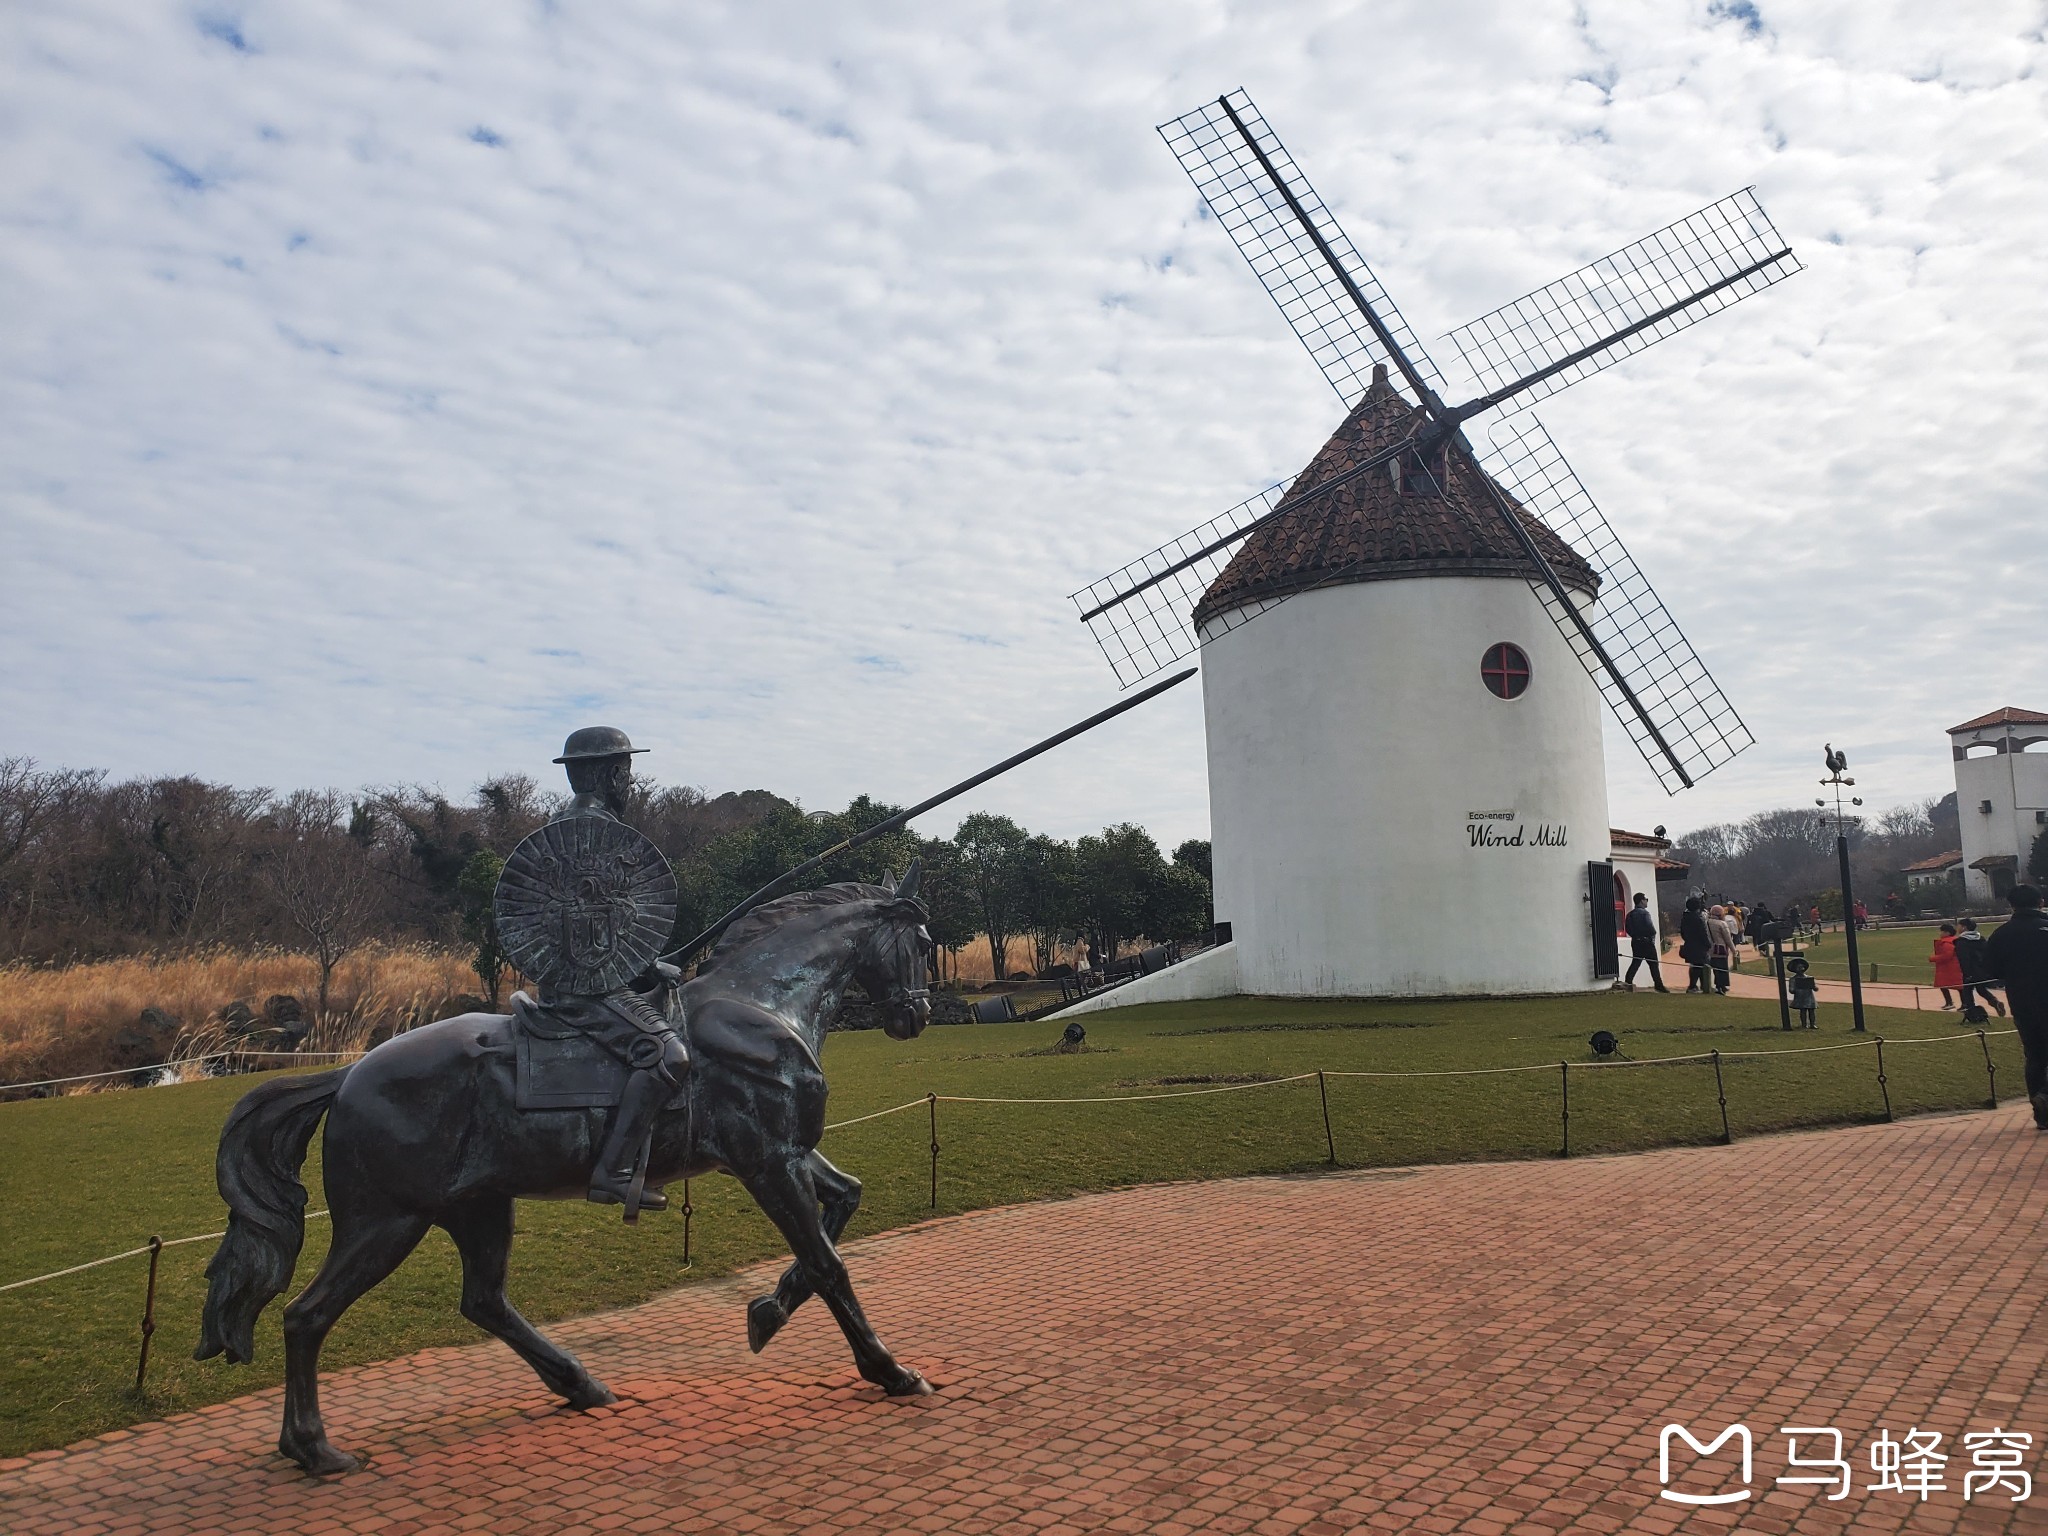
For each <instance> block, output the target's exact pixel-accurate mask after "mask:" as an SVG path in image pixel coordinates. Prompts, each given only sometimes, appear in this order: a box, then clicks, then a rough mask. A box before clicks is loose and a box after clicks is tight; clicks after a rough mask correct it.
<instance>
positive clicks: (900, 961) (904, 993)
mask: <svg viewBox="0 0 2048 1536" xmlns="http://www.w3.org/2000/svg"><path fill="white" fill-rule="evenodd" d="M923 926H924V920H923V918H922V917H920V918H919V919H918V921H917V923H916V924H915V925H914V926H910V925H906V926H903V927H899V928H898V929H897V930H896V931H895V932H894V933H892V934H890V936H889V941H888V943H889V949H890V951H891V953H890V956H889V958H890V959H891V960H892V961H893V962H894V967H895V971H896V976H897V977H898V978H900V977H901V976H902V975H903V974H904V973H905V972H908V973H909V974H911V975H915V976H920V977H921V976H923V975H924V974H925V969H924V956H923V955H922V954H921V953H919V952H918V951H919V950H920V949H921V948H922V946H921V945H920V944H919V943H918V941H917V934H918V932H919V930H921V929H922V928H923ZM931 995H932V989H931V988H930V987H923V986H920V987H912V986H906V985H905V984H904V983H903V982H902V981H901V980H900V979H892V980H891V981H890V983H889V986H888V988H887V990H886V991H884V992H883V994H882V995H881V996H880V997H878V998H876V999H874V1001H875V1003H876V1004H877V1005H878V1006H880V1007H883V1008H896V1007H905V1008H910V1007H915V1006H916V1005H917V1004H919V1003H928V1002H930V1000H931Z"/></svg>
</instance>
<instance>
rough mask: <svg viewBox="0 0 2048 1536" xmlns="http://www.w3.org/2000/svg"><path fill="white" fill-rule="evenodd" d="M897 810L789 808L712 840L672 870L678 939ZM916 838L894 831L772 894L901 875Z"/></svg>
mask: <svg viewBox="0 0 2048 1536" xmlns="http://www.w3.org/2000/svg"><path fill="white" fill-rule="evenodd" d="M897 809H898V808H897V807H895V806H892V805H884V804H882V803H881V802H880V801H877V800H875V799H873V798H872V797H870V796H867V795H862V796H861V797H860V798H859V799H857V800H855V801H854V802H853V803H852V804H851V805H849V806H848V807H847V808H846V809H845V810H844V811H811V812H806V811H804V810H803V809H801V808H800V807H798V806H796V805H792V804H790V803H788V802H787V801H784V802H780V803H778V804H776V805H775V806H773V807H772V808H770V809H769V811H768V812H767V814H766V815H764V816H762V817H761V818H760V820H758V821H756V822H754V823H752V824H751V825H749V826H745V827H741V828H739V829H738V830H736V831H732V832H728V833H726V834H725V835H724V836H722V837H716V838H713V839H712V840H711V841H710V842H709V843H708V844H706V845H705V847H704V849H703V851H702V852H700V853H699V854H697V855H696V856H695V857H694V858H690V859H686V860H684V861H683V862H682V863H680V864H678V865H677V866H676V886H677V904H676V939H677V941H678V942H681V941H683V940H686V939H688V938H689V937H690V936H691V935H692V934H696V933H700V932H702V931H703V930H704V929H705V928H707V927H709V926H710V925H711V924H712V923H714V922H716V921H717V920H718V919H719V918H720V917H722V916H723V915H724V914H725V913H727V912H729V911H731V910H732V909H733V908H734V907H736V906H738V905H739V903H740V902H742V901H744V900H745V899H746V898H747V897H748V896H750V895H752V894H753V893H754V892H755V891H758V890H760V889H761V888H762V887H763V886H765V885H767V884H768V883H769V882H770V881H772V880H774V879H775V878H776V877H777V876H779V875H782V874H784V873H786V872H787V871H789V870H791V869H794V868H795V867H796V866H797V865H799V864H801V863H803V862H805V861H806V860H807V859H811V858H814V857H816V856H817V855H818V854H821V853H823V852H825V850H826V849H828V848H830V847H832V846H833V845H834V844H836V843H839V842H843V841H844V840H845V839H846V838H848V837H851V836H852V835H853V834H854V833H856V832H864V831H866V830H867V829H868V828H870V827H872V826H874V825H875V824H876V823H877V822H882V821H886V820H888V819H889V818H890V817H891V816H894V815H895V814H896V812H897ZM917 851H918V840H917V834H916V833H914V832H911V831H908V830H907V829H906V830H899V831H896V832H891V833H889V834H887V835H886V836H883V837H878V838H876V839H875V840H874V841H873V842H871V843H867V844H864V845H863V846H861V847H859V848H856V849H854V850H853V851H852V852H850V853H846V854H841V855H839V856H837V857H835V858H832V859H828V860H827V861H826V862H825V863H824V864H822V865H820V866H819V867H818V868H816V869H814V870H812V871H810V872H809V873H808V874H806V875H804V876H803V877H802V878H800V879H798V880H796V881H795V882H793V883H791V884H789V885H787V886H785V887H783V889H782V890H780V891H778V892H777V893H776V894H777V895H785V894H787V893H789V892H791V891H807V890H816V889H817V888H818V887H819V886H822V885H836V884H838V883H840V882H842V881H847V880H860V881H865V882H867V883H868V884H871V885H873V884H880V883H881V880H882V877H883V876H884V875H892V876H899V877H900V876H901V875H902V874H903V872H904V871H905V870H906V869H907V868H909V865H910V861H911V860H912V859H913V858H915V857H916V856H917Z"/></svg>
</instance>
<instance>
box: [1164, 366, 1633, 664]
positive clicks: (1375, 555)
mask: <svg viewBox="0 0 2048 1536" xmlns="http://www.w3.org/2000/svg"><path fill="white" fill-rule="evenodd" d="M1423 421H1424V418H1423V415H1422V412H1421V410H1420V409H1419V408H1418V407H1416V406H1414V405H1411V404H1409V402H1408V400H1407V399H1406V398H1405V397H1404V396H1402V395H1401V394H1400V393H1399V392H1398V391H1397V390H1395V388H1394V387H1393V386H1392V385H1391V384H1389V383H1388V382H1387V381H1386V379H1385V378H1384V377H1376V378H1375V379H1374V380H1373V384H1372V387H1371V388H1370V389H1368V390H1367V391H1366V392H1365V398H1364V399H1362V400H1360V401H1359V402H1358V406H1357V408H1356V409H1355V410H1353V411H1352V413H1351V414H1350V415H1349V416H1347V417H1346V418H1345V419H1344V424H1343V425H1342V426H1340V427H1339V428H1337V430H1336V431H1335V432H1334V433H1333V434H1331V437H1330V440H1329V441H1328V442H1327V443H1325V444H1324V445H1323V449H1322V452H1320V453H1318V454H1317V455H1316V456H1315V458H1314V459H1312V460H1311V461H1310V462H1309V465H1308V468H1306V469H1304V470H1303V471H1302V472H1301V474H1300V475H1299V476H1298V477H1296V479H1295V482H1294V488H1293V489H1292V490H1290V491H1289V492H1288V493H1287V495H1286V496H1284V497H1282V498H1281V501H1280V508H1281V512H1280V515H1279V516H1278V517H1277V518H1275V519H1274V520H1273V521H1272V522H1270V523H1268V524H1267V525H1266V526H1265V527H1263V528H1261V529H1260V530H1259V531H1258V532H1257V533H1255V534H1253V535H1252V536H1251V537H1250V538H1248V539H1246V540H1245V541H1244V543H1243V544H1241V545H1240V546H1239V547H1238V551H1237V553H1236V555H1234V556H1233V557H1232V558H1231V561H1230V563H1229V564H1228V565H1226V566H1225V567H1224V568H1223V570H1222V571H1221V572H1220V573H1219V574H1218V575H1217V577H1216V579H1215V581H1213V582H1211V583H1210V585H1209V590H1208V591H1207V592H1205V593H1204V594H1203V595H1202V600H1201V602H1199V603H1197V604H1196V605H1195V612H1194V621H1195V624H1196V626H1197V627H1198V628H1199V627H1200V625H1201V624H1202V623H1203V621H1204V620H1206V619H1208V618H1210V617H1212V616H1214V615H1216V614H1218V613H1223V612H1226V611H1228V610H1229V609H1231V608H1235V607H1239V606H1241V605H1243V604H1245V603H1251V602H1257V601H1259V600H1260V599H1262V598H1275V597H1284V596H1287V595H1289V594H1291V593H1295V592H1301V591H1306V590H1307V589H1308V588H1310V587H1319V586H1337V585H1341V584H1343V583H1346V582H1353V581H1391V580H1396V579H1398V578H1401V577H1405V576H1508V577H1514V578H1516V579H1522V580H1526V579H1527V578H1528V577H1529V575H1530V574H1531V573H1532V567H1531V566H1530V564H1529V559H1528V556H1527V555H1526V554H1525V553H1523V550H1522V547H1521V545H1520V544H1519V543H1518V542H1517V540H1516V539H1515V537H1514V535H1513V534H1512V533H1510V532H1509V530H1508V528H1507V526H1506V525H1505V524H1504V523H1503V522H1502V520H1501V516H1500V513H1499V512H1497V511H1496V510H1495V509H1494V506H1493V502H1492V498H1491V497H1489V496H1488V495H1487V493H1486V489H1485V485H1484V478H1483V477H1482V476H1481V475H1480V473H1479V471H1478V469H1477V468H1476V466H1474V465H1473V464H1472V463H1471V462H1470V461H1469V460H1467V459H1465V458H1464V456H1463V455H1461V454H1460V453H1458V452H1456V451H1455V450H1453V451H1452V452H1451V453H1450V454H1449V455H1448V456H1447V457H1448V458H1449V460H1450V462H1449V464H1448V465H1447V466H1445V473H1444V479H1445V482H1446V483H1445V485H1444V486H1443V489H1442V492H1441V494H1427V495H1422V494H1414V493H1404V492H1403V491H1402V490H1401V488H1400V486H1399V485H1398V484H1397V483H1396V477H1395V473H1394V471H1395V468H1396V465H1395V464H1387V465H1384V466H1382V467H1380V468H1378V469H1375V470H1373V471H1371V472H1370V473H1367V474H1363V475H1360V476H1359V477H1358V478H1357V479H1356V480H1352V481H1350V482H1348V483H1347V484H1345V485H1342V486H1339V487H1338V488H1337V489H1336V490H1334V491H1330V492H1328V493H1326V494H1324V495H1320V496H1313V495H1307V494H1306V493H1308V492H1310V491H1312V490H1313V489H1314V488H1315V487H1316V486H1319V485H1321V484H1322V483H1323V482H1324V481H1326V480H1329V479H1331V478H1333V477H1334V476H1336V475H1339V474H1342V473H1343V472H1344V471H1345V470H1347V469H1351V468H1354V467H1355V466H1357V465H1359V464H1362V463H1364V462H1365V461H1366V460H1367V459H1369V458H1371V457H1372V456H1373V455H1374V454H1376V453H1380V452H1382V451H1384V450H1385V449H1387V448H1390V447H1392V446H1393V445H1394V444H1396V443H1398V442H1400V441H1402V440H1403V439H1404V438H1406V437H1407V436H1408V435H1409V434H1410V433H1412V432H1414V431H1415V430H1416V429H1417V428H1418V427H1420V426H1422V425H1423ZM1290 503H1293V505H1292V506H1291V507H1290V505H1289V504H1290ZM1509 505H1510V506H1512V507H1514V509H1515V513H1516V516H1517V517H1518V518H1520V520H1521V523H1522V526H1523V527H1525V528H1526V529H1528V530H1529V534H1530V536H1531V538H1532V539H1533V540H1534V541H1535V544H1536V547H1537V548H1538V549H1540V550H1542V551H1543V555H1544V558H1545V559H1547V560H1548V561H1549V562H1550V563H1551V565H1552V566H1553V567H1554V568H1555V569H1556V571H1557V573H1558V575H1559V576H1560V577H1562V578H1563V580H1564V581H1565V583H1566V584H1567V585H1568V586H1571V587H1574V588H1578V589H1582V590H1584V591H1587V592H1595V591H1597V590H1598V589H1599V585H1600V578H1599V577H1598V576H1596V575H1595V574H1594V572H1593V568H1592V567H1591V566H1589V565H1588V564H1587V563H1586V561H1585V560H1584V558H1583V557H1581V556H1580V555H1579V553H1578V551H1576V550H1574V549H1573V548H1572V547H1571V546H1570V545H1569V544H1567V543H1566V542H1565V541H1564V540H1563V539H1561V538H1559V537H1558V536H1557V535H1556V534H1555V533H1552V532H1551V531H1550V530H1549V529H1548V528H1546V527H1545V526H1544V525H1543V524H1542V522H1541V521H1540V520H1538V519H1537V518H1535V517H1533V516H1531V515H1530V514H1529V513H1527V512H1525V511H1523V510H1522V509H1521V506H1520V504H1519V503H1518V502H1515V501H1514V499H1513V498H1512V497H1510V498H1509Z"/></svg>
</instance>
